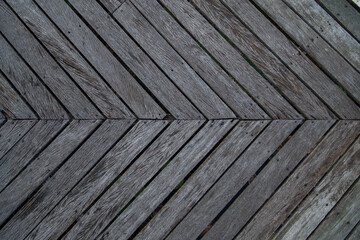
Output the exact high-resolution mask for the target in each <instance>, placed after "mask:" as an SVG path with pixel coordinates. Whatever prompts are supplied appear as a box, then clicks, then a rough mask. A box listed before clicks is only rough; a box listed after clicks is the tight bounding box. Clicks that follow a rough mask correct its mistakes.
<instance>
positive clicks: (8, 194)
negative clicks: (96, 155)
mask: <svg viewBox="0 0 360 240" xmlns="http://www.w3.org/2000/svg"><path fill="white" fill-rule="evenodd" d="M98 123H99V122H96V121H93V120H81V121H72V122H71V123H70V124H69V125H68V126H67V127H66V128H65V129H64V130H63V131H62V132H61V133H60V134H59V135H58V136H57V137H56V138H55V140H54V141H53V142H51V143H50V145H49V146H48V147H47V148H46V149H45V150H44V151H43V152H42V153H41V154H40V155H39V156H38V157H36V159H35V160H34V161H32V162H31V163H30V164H29V165H28V166H27V168H26V169H25V170H24V171H22V172H21V173H20V175H19V176H17V178H15V179H14V181H13V182H11V183H10V184H9V185H8V186H7V187H6V188H5V189H4V190H3V191H2V192H1V193H0V222H4V221H5V220H6V219H7V218H8V217H9V216H10V215H11V213H12V212H13V211H15V210H16V209H17V208H18V207H19V206H20V204H21V203H22V202H24V201H25V200H26V199H27V198H28V197H29V195H30V194H31V193H32V192H33V191H34V190H35V189H36V188H37V187H39V185H40V184H41V183H42V182H43V181H44V180H45V179H46V178H47V177H48V176H49V175H50V174H51V173H52V172H53V171H54V169H55V168H57V167H58V166H59V165H60V164H61V163H62V162H63V161H64V160H65V159H66V158H67V157H68V156H69V155H70V154H71V153H72V152H73V151H74V150H75V149H76V147H77V146H78V145H79V144H81V142H82V141H83V140H84V139H85V138H86V137H87V136H88V135H89V134H90V133H91V131H92V130H93V129H94V128H95V127H96V125H98Z"/></svg>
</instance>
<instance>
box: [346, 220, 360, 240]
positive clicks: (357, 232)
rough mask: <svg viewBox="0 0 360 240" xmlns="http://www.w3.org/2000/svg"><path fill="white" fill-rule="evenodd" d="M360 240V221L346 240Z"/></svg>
mask: <svg viewBox="0 0 360 240" xmlns="http://www.w3.org/2000/svg"><path fill="white" fill-rule="evenodd" d="M359 238H360V221H359V222H358V223H357V225H356V226H355V227H354V229H353V230H351V233H350V234H349V235H348V236H347V237H346V240H358V239H359Z"/></svg>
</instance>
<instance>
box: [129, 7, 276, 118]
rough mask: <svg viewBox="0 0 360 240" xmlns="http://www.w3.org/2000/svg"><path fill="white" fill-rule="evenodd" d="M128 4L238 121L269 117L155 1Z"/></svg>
mask: <svg viewBox="0 0 360 240" xmlns="http://www.w3.org/2000/svg"><path fill="white" fill-rule="evenodd" d="M131 2H132V3H133V4H134V5H135V6H136V7H137V9H138V10H139V11H140V12H141V13H142V14H143V15H144V16H145V17H146V18H147V20H148V21H150V22H151V24H152V25H153V27H155V28H156V30H157V31H158V32H159V33H161V35H162V37H164V38H165V39H166V40H167V41H168V42H169V44H170V45H171V46H172V47H173V48H174V49H175V50H176V51H177V52H178V53H179V54H180V55H181V57H183V58H184V59H185V60H186V62H187V63H188V64H189V65H190V66H191V67H192V68H193V69H194V70H195V71H196V72H197V73H198V74H199V75H200V76H201V77H202V78H203V80H204V81H206V82H207V84H209V86H210V87H211V88H212V89H213V91H214V92H216V93H217V94H218V96H220V98H221V99H222V100H223V101H224V102H226V104H227V105H228V106H229V107H230V108H231V109H232V110H233V111H234V112H236V113H237V115H238V116H239V117H240V118H241V119H267V118H269V116H267V115H266V113H265V112H264V111H263V110H262V109H261V108H260V107H259V106H258V105H257V104H256V103H255V102H254V101H253V100H252V99H251V98H250V97H249V96H248V95H247V94H246V92H245V91H243V90H242V89H241V88H240V86H239V85H238V84H237V83H236V82H235V81H234V80H233V79H231V78H230V76H229V75H228V74H227V73H226V72H225V71H224V70H223V69H222V68H221V67H220V66H219V65H218V64H217V63H216V62H215V61H213V60H212V59H211V57H210V56H209V55H208V54H207V53H206V52H205V51H204V50H203V49H202V48H201V47H200V46H199V44H197V42H196V41H195V40H194V39H193V38H192V37H191V36H190V34H188V33H187V32H186V30H185V29H184V28H182V27H181V26H180V24H179V23H177V22H176V21H175V19H174V18H172V17H171V16H170V15H169V14H168V13H167V12H166V11H165V9H164V8H163V7H162V6H161V5H160V4H159V3H158V2H157V1H139V0H132V1H131Z"/></svg>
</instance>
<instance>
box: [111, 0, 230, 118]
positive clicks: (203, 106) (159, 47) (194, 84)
mask: <svg viewBox="0 0 360 240" xmlns="http://www.w3.org/2000/svg"><path fill="white" fill-rule="evenodd" d="M113 15H114V17H115V18H116V19H117V20H118V21H119V22H120V24H121V25H122V26H124V28H125V29H126V30H127V32H129V34H131V36H132V37H133V38H134V39H135V40H136V41H137V42H138V43H139V44H140V45H141V47H142V48H143V49H144V51H146V52H147V53H148V54H149V55H150V57H151V58H152V59H154V61H155V62H156V63H157V64H158V65H159V67H160V68H161V69H162V70H163V71H164V72H165V73H166V74H167V76H169V78H170V79H172V81H173V82H174V83H175V85H177V86H178V87H179V88H180V89H181V90H182V92H183V93H184V94H185V95H186V96H187V97H188V98H189V99H190V101H191V102H192V103H193V104H194V105H195V106H196V107H197V108H198V109H199V111H200V112H201V113H202V114H203V115H204V116H205V117H206V118H208V119H218V118H235V115H234V113H233V112H232V111H231V110H230V109H229V107H228V106H226V104H225V103H224V102H223V101H222V100H221V99H220V98H219V97H218V96H217V95H216V93H214V92H213V91H212V89H211V88H210V87H209V86H208V85H207V84H206V83H205V82H204V81H203V80H202V79H201V78H200V77H199V75H197V73H196V72H195V71H194V70H193V69H192V68H191V67H190V66H189V65H188V64H187V62H186V61H184V59H183V58H182V57H181V56H180V55H179V54H178V53H177V52H176V51H175V50H174V49H173V48H172V47H171V46H170V44H169V43H167V42H166V40H165V39H164V38H163V37H162V36H161V35H160V34H159V33H158V32H157V31H156V30H155V29H154V28H153V27H152V26H151V24H150V23H149V22H148V21H147V20H146V19H145V18H144V17H143V16H142V15H141V13H140V12H139V11H138V10H137V9H136V8H135V7H134V5H132V4H131V3H130V2H125V3H123V4H122V5H121V7H119V8H118V9H117V10H116V11H115V12H114V14H113Z"/></svg>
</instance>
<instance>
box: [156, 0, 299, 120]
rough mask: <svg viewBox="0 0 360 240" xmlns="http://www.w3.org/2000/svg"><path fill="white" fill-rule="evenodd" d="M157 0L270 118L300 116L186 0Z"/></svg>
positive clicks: (293, 117) (294, 117) (295, 117)
mask: <svg viewBox="0 0 360 240" xmlns="http://www.w3.org/2000/svg"><path fill="white" fill-rule="evenodd" d="M160 2H162V3H163V4H164V5H165V6H166V7H167V8H168V9H169V11H171V13H172V14H173V15H174V16H175V17H176V18H177V19H178V21H179V22H180V23H181V24H183V26H184V27H185V28H186V29H187V30H188V31H189V32H190V33H191V34H192V35H193V36H194V37H195V38H196V39H197V40H198V41H199V42H200V43H201V44H202V45H203V46H204V47H205V48H206V49H207V51H209V52H210V54H212V55H213V56H214V57H215V58H216V59H217V60H218V61H219V62H220V64H222V65H223V66H224V68H225V69H226V70H227V71H228V72H229V73H230V74H231V75H232V76H234V77H235V79H236V81H238V83H239V84H240V85H242V87H243V88H244V89H246V91H247V92H248V93H249V94H250V95H252V97H253V98H254V99H255V100H256V101H257V103H259V104H260V105H261V106H262V108H263V109H264V110H265V111H266V112H267V114H269V115H270V116H271V117H272V118H291V119H300V118H302V116H301V115H300V114H299V113H298V112H297V111H296V110H295V109H294V108H293V107H292V106H291V105H290V104H289V103H288V102H287V101H286V99H284V98H283V97H282V96H281V95H280V93H279V92H277V91H276V89H275V88H274V87H273V86H271V84H270V83H269V82H268V81H267V80H266V79H264V78H263V77H262V76H261V75H260V74H259V73H258V72H257V71H256V70H255V69H254V68H253V67H252V66H251V65H250V64H249V63H247V62H246V61H245V59H244V58H243V57H242V55H241V54H240V53H239V52H237V50H236V49H234V48H233V47H232V46H231V45H230V44H229V43H228V42H227V41H226V40H225V39H224V38H223V37H222V36H221V35H220V33H219V32H217V31H216V29H214V28H213V27H212V26H211V25H210V23H209V22H207V20H206V19H205V18H204V17H203V16H202V15H201V14H200V13H199V12H197V11H196V9H195V8H194V7H193V6H192V5H191V4H190V3H189V2H188V1H169V0H161V1H160ZM250 79H251V80H250Z"/></svg>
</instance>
